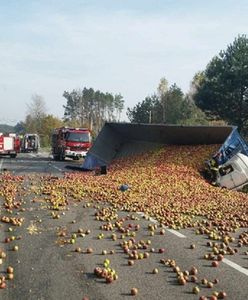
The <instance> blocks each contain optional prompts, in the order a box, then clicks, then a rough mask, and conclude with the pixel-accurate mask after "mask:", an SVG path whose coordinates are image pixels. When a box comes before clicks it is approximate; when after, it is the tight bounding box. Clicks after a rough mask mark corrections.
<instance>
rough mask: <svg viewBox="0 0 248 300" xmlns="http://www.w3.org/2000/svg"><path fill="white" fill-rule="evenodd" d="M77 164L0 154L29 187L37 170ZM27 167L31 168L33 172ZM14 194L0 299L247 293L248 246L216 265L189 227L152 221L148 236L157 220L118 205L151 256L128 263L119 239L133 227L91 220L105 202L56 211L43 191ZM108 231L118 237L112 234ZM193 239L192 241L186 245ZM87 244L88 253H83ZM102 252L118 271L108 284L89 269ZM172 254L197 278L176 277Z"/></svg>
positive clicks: (5, 228) (2, 167)
mask: <svg viewBox="0 0 248 300" xmlns="http://www.w3.org/2000/svg"><path fill="white" fill-rule="evenodd" d="M80 164H81V162H76V161H72V160H67V161H65V162H55V161H53V160H52V159H51V158H50V156H49V154H48V153H39V154H20V155H19V156H18V157H17V158H16V159H10V158H0V172H1V173H2V172H6V171H7V172H10V173H11V174H14V175H26V177H25V178H26V179H25V183H24V184H25V188H26V189H27V190H28V189H30V184H31V181H32V184H33V182H35V181H36V178H37V184H39V176H40V175H52V176H63V174H64V172H73V171H70V170H69V169H67V168H66V166H67V165H72V166H80ZM30 174H33V175H32V180H31V179H30V178H29V175H30ZM0 201H1V202H0V203H1V211H0V212H1V217H2V216H3V215H4V216H6V215H8V214H9V216H11V213H10V212H8V211H6V209H4V207H3V199H0ZM20 201H21V202H22V205H21V209H19V210H15V211H14V212H13V213H12V215H13V214H14V216H17V217H22V218H24V222H23V225H22V226H11V225H10V224H7V223H1V225H0V226H1V227H0V249H2V250H4V251H5V252H6V253H7V258H6V260H4V261H3V263H2V265H0V275H3V274H4V275H6V276H7V273H6V268H7V267H8V266H12V267H13V268H14V279H13V280H7V288H5V289H0V299H3V300H7V299H8V300H59V299H61V300H62V299H66V300H67V299H70V300H74V299H75V300H81V299H84V297H87V298H88V299H90V300H93V299H95V300H98V299H99V300H100V299H101V300H104V299H106V300H107V299H113V300H115V299H116V300H118V299H130V298H134V299H149V300H153V299H154V300H157V299H177V300H184V299H188V300H191V299H192V300H193V299H199V297H200V296H201V295H205V296H208V297H210V296H211V295H212V294H213V292H214V291H216V292H220V291H225V292H226V294H227V297H226V299H232V300H246V299H248V255H246V254H245V252H247V251H248V247H242V250H241V251H239V249H237V250H238V253H237V254H235V255H229V256H225V259H224V261H223V262H221V263H220V265H219V266H218V267H212V266H211V261H209V260H206V259H204V255H205V254H206V253H208V247H207V242H208V241H209V240H207V239H206V238H205V236H202V235H196V234H195V230H194V229H184V230H180V231H174V230H168V229H167V228H166V229H165V233H164V234H160V231H161V229H162V228H160V227H159V226H158V228H157V229H155V234H154V235H153V236H151V235H150V232H149V231H148V225H149V224H150V225H152V224H153V225H154V224H156V220H153V219H151V218H150V219H148V218H145V217H144V216H143V215H142V214H139V213H136V214H128V213H127V212H122V211H121V212H119V211H116V212H115V213H116V214H117V220H122V221H123V226H125V227H126V228H130V232H135V234H136V235H135V237H133V238H134V239H135V241H141V242H140V245H142V243H143V245H144V244H146V243H147V244H148V245H147V244H146V246H144V247H143V248H142V249H137V251H138V253H144V252H148V253H149V258H142V259H134V260H133V261H134V264H133V265H131V266H130V265H129V264H128V261H129V260H130V258H129V256H128V254H127V253H124V251H123V248H122V247H121V243H123V241H125V240H129V239H131V238H132V237H131V235H130V237H129V238H127V237H125V238H123V236H122V234H121V233H120V232H118V231H117V230H116V231H115V230H112V231H106V230H103V229H101V228H100V226H101V225H103V224H106V222H103V221H99V220H96V217H95V214H96V213H97V212H99V211H100V210H101V209H102V208H103V207H105V205H104V204H102V205H100V206H94V205H93V204H87V203H86V202H78V203H69V205H68V208H67V210H65V211H64V212H63V213H60V217H59V218H55V217H54V215H52V212H51V210H49V209H48V208H47V203H46V201H45V197H44V198H37V197H36V195H35V191H34V193H26V194H25V193H24V194H23V195H22V198H21V199H20ZM135 226H136V227H135ZM137 226H138V227H139V228H138V227H137ZM134 228H138V230H137V231H135V230H134ZM243 231H245V230H244V229H242V230H240V231H239V232H237V233H235V235H236V236H238V234H239V233H241V232H243ZM113 233H115V234H116V240H115V239H113V237H112V234H113ZM100 234H104V236H99V235H100ZM133 235H134V234H133ZM12 236H14V237H15V238H14V240H11V241H10V242H7V243H6V242H5V240H6V238H8V237H9V238H10V239H11V237H12ZM148 240H149V241H150V242H147V241H148ZM142 241H143V242H142ZM149 244H151V245H149ZM192 244H194V245H195V248H194V249H191V245H192ZM14 246H18V251H14V250H13V249H14ZM79 247H80V249H79ZM140 247H141V246H140ZM90 248H91V250H92V253H87V249H88V250H89V249H90ZM145 248H146V249H145ZM152 248H153V249H152ZM76 249H77V250H78V252H76V251H75V250H76ZM159 249H161V250H160V252H162V253H159ZM163 249H164V250H163ZM104 250H105V251H106V252H107V254H105V252H104ZM111 251H112V252H113V253H112V254H110V253H111ZM89 252H91V251H89ZM105 259H108V260H109V265H108V267H109V268H111V269H114V270H115V272H116V274H117V275H118V279H117V280H114V282H112V283H110V284H107V283H106V281H105V279H104V278H99V277H97V276H96V275H95V274H94V269H95V268H96V267H99V268H104V261H105ZM170 259H171V260H172V259H173V260H175V261H176V265H177V266H179V267H180V270H181V271H185V270H190V269H191V268H192V267H193V266H196V267H197V271H198V272H197V274H196V275H195V276H196V277H197V279H196V281H197V282H196V283H195V282H191V281H190V280H191V279H192V276H189V281H190V282H187V283H186V284H185V285H179V283H178V280H177V275H176V272H175V270H173V267H171V266H169V265H168V264H166V263H164V262H167V263H169V260H170ZM161 260H162V261H161ZM105 263H106V261H105ZM154 269H157V270H156V271H154ZM154 273H155V274H154ZM203 278H206V279H207V281H209V282H214V280H215V279H218V280H217V283H214V284H213V287H207V286H206V285H203V284H202V283H201V280H202V279H203ZM194 279H195V278H193V280H194ZM194 286H197V287H199V289H200V292H199V294H197V295H196V294H194V293H192V289H193V287H194ZM132 288H137V289H138V294H137V295H136V296H132V295H131V293H130V291H131V289H132ZM87 298H85V299H87ZM208 299H210V298H208Z"/></svg>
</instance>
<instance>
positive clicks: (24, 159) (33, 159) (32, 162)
mask: <svg viewBox="0 0 248 300" xmlns="http://www.w3.org/2000/svg"><path fill="white" fill-rule="evenodd" d="M68 165H72V166H76V167H80V166H81V165H82V161H73V160H69V159H68V160H65V161H54V160H53V159H52V158H51V157H49V156H48V155H47V156H39V154H32V153H21V154H20V155H19V156H18V157H17V158H9V157H4V158H2V159H1V160H0V167H1V168H0V172H1V171H9V172H12V173H14V174H17V175H25V174H29V173H42V174H45V173H47V175H49V174H56V175H58V174H60V173H63V172H74V171H73V170H71V169H68V168H67V166H68Z"/></svg>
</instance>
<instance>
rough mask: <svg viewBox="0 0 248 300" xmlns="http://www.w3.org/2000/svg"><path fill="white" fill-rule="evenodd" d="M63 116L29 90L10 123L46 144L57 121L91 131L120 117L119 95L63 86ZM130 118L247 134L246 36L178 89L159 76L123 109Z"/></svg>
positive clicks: (247, 71)
mask: <svg viewBox="0 0 248 300" xmlns="http://www.w3.org/2000/svg"><path fill="white" fill-rule="evenodd" d="M63 97H64V98H65V99H66V105H64V106H63V108H64V117H63V118H62V119H60V118H57V117H55V116H53V115H51V114H47V109H46V107H45V101H44V99H43V98H42V97H41V96H39V95H34V96H33V97H32V99H31V103H30V104H29V105H28V111H27V115H26V119H25V121H23V122H19V123H18V124H17V125H16V126H15V130H16V132H18V133H22V132H33V133H38V134H39V135H40V136H41V140H42V144H43V146H46V145H49V143H50V136H51V131H52V129H53V128H56V127H60V126H64V125H66V126H73V127H88V128H90V129H91V130H92V131H93V133H95V135H96V134H97V133H98V132H99V131H100V130H101V128H102V126H103V124H104V122H106V121H114V122H118V121H120V115H121V113H122V111H123V109H124V99H123V96H122V95H121V94H115V95H114V94H111V93H109V92H102V91H100V90H94V89H93V88H86V87H84V88H82V89H77V90H76V89H74V90H72V91H64V93H63ZM127 117H128V119H129V121H130V122H132V123H134V122H135V123H164V124H182V125H207V124H231V125H236V126H238V128H239V130H240V131H241V132H242V133H243V134H244V135H248V39H247V37H246V35H239V36H238V37H237V38H235V40H234V42H233V43H232V44H230V45H228V46H227V49H225V50H221V51H220V52H219V54H217V55H216V56H214V57H213V58H212V59H211V61H210V62H209V63H208V65H207V66H206V68H205V70H201V71H199V72H197V73H196V74H195V75H194V77H193V79H192V82H191V85H190V90H189V92H188V93H187V94H184V93H183V92H182V90H181V88H180V87H179V86H177V84H175V83H174V84H172V85H170V86H169V84H168V81H167V80H166V78H162V79H161V80H160V82H159V84H158V88H157V90H156V92H155V93H153V94H152V95H149V96H147V97H145V99H143V100H142V101H139V102H138V103H137V104H136V105H134V107H128V108H127Z"/></svg>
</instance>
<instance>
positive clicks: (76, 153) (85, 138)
mask: <svg viewBox="0 0 248 300" xmlns="http://www.w3.org/2000/svg"><path fill="white" fill-rule="evenodd" d="M91 145H92V137H91V132H90V130H89V129H87V128H68V127H61V128H56V129H54V131H53V134H52V155H53V158H54V159H55V160H64V159H65V158H66V157H69V158H72V159H74V160H78V159H80V158H81V157H85V156H86V154H87V152H88V150H89V149H90V147H91Z"/></svg>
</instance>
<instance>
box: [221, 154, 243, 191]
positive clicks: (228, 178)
mask: <svg viewBox="0 0 248 300" xmlns="http://www.w3.org/2000/svg"><path fill="white" fill-rule="evenodd" d="M216 183H217V185H218V186H220V187H223V188H224V187H225V188H227V189H230V190H241V189H242V188H243V187H244V186H245V185H247V184H248V156H246V155H244V154H242V153H237V154H235V155H234V156H233V157H232V158H231V159H229V160H228V161H227V162H226V163H224V164H223V165H221V166H220V167H219V171H218V174H217V180H216Z"/></svg>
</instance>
